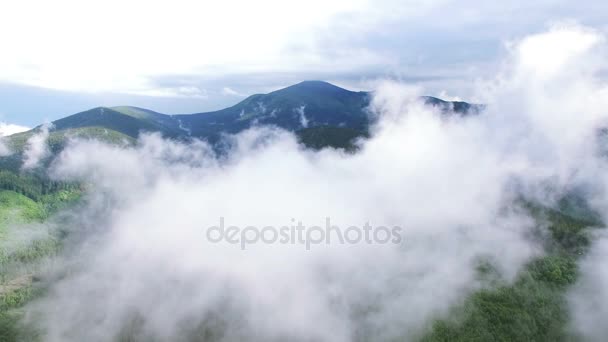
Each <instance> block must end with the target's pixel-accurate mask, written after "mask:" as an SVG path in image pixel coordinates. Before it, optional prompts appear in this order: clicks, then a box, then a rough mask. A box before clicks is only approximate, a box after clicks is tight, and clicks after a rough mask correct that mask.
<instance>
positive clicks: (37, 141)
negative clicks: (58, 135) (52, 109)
mask: <svg viewBox="0 0 608 342" xmlns="http://www.w3.org/2000/svg"><path fill="white" fill-rule="evenodd" d="M52 128H53V124H51V123H45V124H43V125H42V126H41V127H40V129H39V130H37V131H36V132H35V133H34V134H33V135H32V136H31V137H29V138H28V139H27V142H26V146H25V150H24V151H23V164H22V165H21V168H22V169H23V170H29V169H33V168H36V167H38V165H39V164H40V162H41V161H42V160H43V159H45V158H47V157H49V155H50V153H51V152H50V150H49V147H48V145H47V139H48V138H49V130H50V129H52Z"/></svg>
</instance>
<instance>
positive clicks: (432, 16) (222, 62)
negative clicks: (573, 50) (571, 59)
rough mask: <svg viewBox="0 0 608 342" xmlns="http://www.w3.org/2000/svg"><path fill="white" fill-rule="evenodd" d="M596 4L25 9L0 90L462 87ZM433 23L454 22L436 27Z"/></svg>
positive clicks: (13, 27) (6, 22)
mask: <svg viewBox="0 0 608 342" xmlns="http://www.w3.org/2000/svg"><path fill="white" fill-rule="evenodd" d="M604 3H605V2H602V1H591V3H589V4H586V6H584V9H581V8H582V7H581V6H576V4H575V3H572V2H569V1H566V0H558V1H557V2H551V3H548V2H546V1H539V2H534V3H530V2H529V1H521V0H517V1H510V2H508V3H495V2H492V3H487V4H485V3H479V2H477V1H466V2H464V3H463V2H462V1H454V0H435V1H423V0H408V1H395V0H382V1H369V0H355V1H352V0H351V1H347V0H337V1H330V2H328V1H322V0H311V1H307V2H306V3H293V2H286V1H280V0H263V1H257V2H255V3H252V2H251V1H245V0H231V1H225V2H213V1H195V0H177V1H167V0H159V1H151V2H150V1H143V0H133V1H128V2H124V1H118V0H110V1H101V0H94V1H88V2H87V4H86V5H84V4H83V3H80V2H77V1H73V0H58V1H55V2H54V3H53V4H52V5H51V4H49V3H48V1H43V0H25V1H18V2H10V3H6V4H4V5H3V7H2V11H1V12H0V32H2V41H3V51H2V54H0V80H2V81H7V82H15V83H19V84H27V85H33V86H39V87H46V88H53V89H62V90H71V91H86V92H120V93H130V94H146V95H152V96H195V97H196V96H198V93H196V92H195V93H194V94H192V93H190V92H185V93H184V92H181V91H176V90H169V89H166V88H167V87H166V86H165V85H163V84H159V83H162V82H159V81H158V79H163V78H164V77H174V78H175V79H178V80H179V79H183V77H184V76H187V77H192V78H195V79H197V80H199V81H201V82H203V83H204V82H206V85H205V87H206V88H208V86H210V85H211V83H212V82H213V80H218V79H221V78H222V77H226V76H227V75H230V76H233V77H232V78H233V79H234V78H238V79H243V78H245V77H247V75H248V76H251V75H252V74H269V73H273V74H274V75H294V77H306V75H321V76H324V75H330V76H331V75H337V77H335V78H336V79H339V78H340V77H341V76H344V75H349V76H350V79H351V80H352V79H353V77H352V76H353V75H355V78H357V77H362V78H368V77H373V78H375V77H376V76H378V75H382V76H384V75H404V76H405V77H408V76H411V77H438V78H446V77H448V78H455V77H457V78H458V79H460V80H463V79H464V80H468V78H469V75H470V74H471V70H472V69H473V71H475V72H479V71H480V69H486V68H491V67H492V66H486V65H485V64H488V63H489V62H491V61H493V58H494V57H495V54H496V52H497V51H498V48H497V46H498V42H500V41H501V40H502V39H505V38H510V37H512V36H514V35H518V34H520V32H521V30H523V29H529V28H531V29H534V30H538V29H540V27H539V25H540V24H539V23H545V22H548V21H552V20H555V19H560V18H562V16H566V17H573V18H574V19H579V17H580V20H581V21H582V22H587V21H593V22H595V21H597V20H596V19H595V17H596V16H598V15H599V14H600V13H602V10H604V12H605V10H606V5H605V4H604ZM32 8H37V9H38V10H37V11H35V12H33V11H31V9H32ZM141 8H146V15H145V16H142V15H141ZM557 8H560V9H563V12H564V13H563V14H562V13H561V12H560V11H557V10H556V9H557ZM236 9H238V10H236ZM436 13H451V15H450V16H443V17H441V20H437V17H436ZM505 13H507V14H509V15H510V16H507V15H505ZM503 17H504V19H503ZM507 17H509V18H510V20H508V21H507V20H506V18H507ZM107 18H114V22H113V25H105V24H102V23H103V22H104V20H106V19H107ZM496 18H499V19H498V20H496ZM587 18H590V20H585V19H587ZM591 19H593V20H591ZM514 22H515V23H514ZM92 23H93V24H92ZM158 23H163V25H159V24H158ZM600 23H603V21H600ZM75 28H78V29H75ZM24 41H27V42H30V43H29V44H23V42H24ZM133 42H137V44H136V45H135V44H134V43H133ZM467 44H471V45H467ZM480 44H481V45H480ZM550 63H552V62H549V64H550ZM492 71H493V70H492ZM221 82H224V81H223V80H221ZM264 82H265V84H264V85H263V87H266V86H273V85H276V84H280V83H281V81H277V80H276V79H275V80H269V79H268V77H267V78H266V79H265V81H264ZM219 84H222V83H219ZM461 85H462V84H461ZM180 86H182V85H179V84H178V85H175V86H171V88H173V87H175V88H178V87H180ZM213 86H217V83H216V84H214V85H213ZM257 86H258V87H260V86H259V85H257ZM444 87H445V86H444ZM440 89H441V88H440Z"/></svg>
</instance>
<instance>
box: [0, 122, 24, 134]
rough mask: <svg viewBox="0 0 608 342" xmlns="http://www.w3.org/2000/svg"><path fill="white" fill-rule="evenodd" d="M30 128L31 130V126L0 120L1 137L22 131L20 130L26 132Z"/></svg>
mask: <svg viewBox="0 0 608 342" xmlns="http://www.w3.org/2000/svg"><path fill="white" fill-rule="evenodd" d="M28 130H30V128H29V127H26V126H21V125H15V124H11V123H5V122H0V137H5V136H9V135H13V134H15V133H20V132H25V131H28Z"/></svg>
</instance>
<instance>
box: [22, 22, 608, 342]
mask: <svg viewBox="0 0 608 342" xmlns="http://www.w3.org/2000/svg"><path fill="white" fill-rule="evenodd" d="M606 60H607V59H606V50H605V37H604V35H603V34H602V33H600V32H597V31H593V30H591V29H588V28H584V27H580V26H573V25H562V26H556V27H553V28H551V29H550V30H549V31H547V32H544V33H540V34H537V35H532V36H528V37H525V38H523V39H520V40H518V41H513V42H511V43H509V45H508V55H507V56H505V57H504V63H503V68H502V71H501V72H500V73H499V74H498V75H497V76H496V78H494V79H491V80H480V81H479V82H478V84H477V93H476V98H477V99H479V100H480V102H482V103H484V104H487V108H486V109H485V111H484V112H483V113H482V114H480V115H473V116H457V115H452V116H450V115H445V114H442V113H441V112H439V111H438V110H435V109H433V108H432V107H428V106H425V105H424V104H423V103H421V102H420V100H419V96H420V95H422V94H423V93H422V92H423V90H422V89H420V88H417V87H413V86H410V85H404V84H399V83H395V82H388V81H386V82H381V83H379V86H378V87H377V89H375V92H374V98H373V101H372V104H371V106H370V108H369V110H370V113H371V115H374V116H375V117H377V119H378V122H377V124H376V125H375V126H374V127H373V128H372V134H371V137H370V138H369V139H368V140H365V141H363V140H362V141H361V142H360V143H359V147H360V148H359V150H358V152H357V153H354V154H351V153H346V152H344V151H341V150H334V149H324V150H322V151H319V152H314V151H310V150H307V149H305V148H304V147H303V146H301V145H300V144H299V143H298V141H297V139H296V137H295V136H294V135H293V134H291V133H289V132H286V131H283V130H280V129H277V128H274V127H254V128H252V129H250V130H247V131H245V132H243V133H241V134H238V135H235V136H228V137H226V138H225V139H227V140H228V142H229V143H228V144H227V146H230V148H229V151H228V152H227V153H226V154H221V155H218V154H216V152H215V151H214V149H213V148H212V147H211V146H210V145H208V144H207V143H205V142H202V141H193V142H190V143H184V142H176V141H171V140H166V139H164V138H162V137H161V136H160V135H158V134H144V135H142V136H141V137H140V139H139V141H138V143H137V145H136V146H133V147H117V146H111V145H106V144H103V143H101V142H98V141H89V140H73V141H71V142H70V143H69V144H68V146H67V147H66V149H65V150H64V151H63V152H62V153H61V154H60V155H59V156H58V157H57V158H56V159H55V160H54V161H53V162H52V167H51V171H50V174H51V176H52V177H53V178H55V179H58V180H66V181H81V182H84V183H85V184H86V185H87V188H88V194H87V197H86V199H85V205H84V207H83V208H79V209H78V210H79V211H77V212H75V213H74V218H73V227H72V228H71V229H73V230H75V231H81V232H86V233H85V234H84V235H81V236H80V238H79V239H76V240H77V241H75V242H74V245H73V246H71V248H69V249H68V251H67V252H66V255H65V256H64V259H65V260H66V262H65V265H64V266H63V267H60V268H59V269H58V270H55V271H56V272H57V273H58V274H60V276H58V278H59V280H57V281H56V282H54V283H53V284H52V285H51V287H50V290H49V292H48V293H47V294H46V295H45V296H44V297H42V298H40V299H38V300H37V301H35V302H34V303H32V304H31V305H30V306H28V309H27V310H28V316H29V318H30V324H35V325H36V326H37V327H38V328H39V329H40V330H41V331H42V333H43V334H44V336H45V340H47V341H84V340H94V341H97V340H101V341H102V340H113V339H117V338H120V337H130V338H134V339H137V340H159V341H189V340H197V339H199V340H200V339H203V338H206V339H209V340H223V341H231V340H243V339H247V340H286V339H288V340H331V341H358V340H367V339H372V338H373V339H375V340H390V339H395V338H405V339H407V340H410V339H415V338H416V337H418V336H420V335H421V334H423V333H424V331H426V329H428V328H429V325H430V324H431V323H432V321H433V319H437V318H440V317H443V316H445V315H447V313H448V311H449V309H450V308H452V307H454V306H455V305H458V304H459V303H462V301H463V300H464V299H465V298H466V296H467V295H468V294H470V293H472V292H473V291H475V290H477V289H479V288H482V287H484V286H486V285H487V284H485V283H484V280H483V279H481V278H480V277H479V274H478V272H477V268H478V266H479V265H480V264H481V263H483V262H489V263H491V264H492V265H493V267H494V268H496V270H497V272H498V274H499V276H500V278H501V279H502V280H503V281H505V282H510V281H512V280H513V279H514V278H515V276H516V274H517V272H518V271H519V270H520V269H521V267H522V266H523V265H525V263H526V262H527V261H529V260H531V258H533V257H535V256H538V255H541V254H542V253H543V249H542V246H541V245H540V244H539V242H538V241H536V240H535V239H533V238H532V237H531V232H532V229H533V228H534V227H536V226H537V225H538V223H537V222H535V221H534V220H533V219H532V218H531V217H530V216H529V215H528V213H527V212H526V211H525V210H522V209H521V208H520V207H519V206H518V205H517V201H518V200H519V199H521V198H527V199H534V200H536V201H539V202H540V203H543V204H544V205H547V206H553V205H554V204H555V202H556V201H557V200H559V199H560V198H561V197H562V196H563V195H564V194H567V193H569V192H571V191H573V189H578V188H581V187H592V188H593V189H594V191H593V193H592V194H591V196H592V197H591V198H592V205H593V206H594V208H595V209H597V210H598V211H599V212H600V213H602V212H605V208H606V205H607V204H608V202H607V201H606V200H605V199H606V196H605V184H606V177H605V176H603V174H605V168H606V164H605V161H604V159H603V157H602V154H601V153H599V151H598V134H597V132H598V131H599V130H600V129H601V128H602V127H605V125H606V123H607V121H606V120H607V119H608V117H607V114H608V113H606V110H605V108H608V96H607V95H608V87H607V86H606V84H605V82H604V81H602V79H601V78H599V76H598V75H599V74H600V73H601V71H602V70H604V68H605V67H606V65H605V63H606V62H605V61H606ZM300 114H301V116H302V118H304V119H305V117H304V110H303V109H301V113H300ZM306 124H308V122H306ZM303 126H304V124H303ZM46 132H47V133H46V134H48V131H46ZM43 133H44V131H43ZM32 139H33V138H32ZM36 141H38V140H36ZM36 141H32V143H31V144H30V149H29V150H28V151H30V152H29V153H28V152H26V155H27V156H30V157H27V159H26V163H25V164H24V167H25V165H30V164H31V163H30V162H29V161H30V160H39V157H37V156H40V155H41V154H40V153H38V152H40V151H43V150H41V149H37V148H34V146H37V145H36V144H35V142H36ZM32 163H33V162H32ZM100 218H101V219H100ZM222 218H223V219H224V220H225V222H227V225H231V226H238V227H248V226H255V227H265V226H275V227H281V226H286V225H287V226H290V225H294V224H296V223H298V222H302V223H303V224H305V225H307V226H321V227H324V226H325V223H326V220H327V218H329V219H330V220H331V223H332V225H335V226H338V227H341V228H342V229H345V228H346V227H349V226H363V225H364V224H365V223H370V224H371V225H373V226H387V227H394V226H398V227H400V228H402V229H401V230H400V234H401V235H400V236H401V240H400V243H385V244H378V243H367V242H365V241H359V242H358V243H346V244H340V243H337V242H335V241H333V242H330V243H326V242H322V243H316V244H313V245H311V246H309V247H310V248H306V246H305V245H303V244H300V243H289V244H281V243H273V244H267V243H263V242H262V241H256V242H252V243H250V244H248V245H247V246H246V248H241V246H240V245H236V244H231V243H228V242H226V241H220V242H212V241H209V239H208V236H209V235H208V230H209V229H210V227H213V226H217V225H218V223H219V222H220V220H221V219H222ZM604 240H605V239H604ZM601 241H603V240H598V242H597V246H596V247H595V248H597V249H598V251H597V252H595V253H591V254H590V255H589V261H588V262H589V263H594V262H595V260H602V255H604V254H605V253H603V252H602V251H603V250H604V249H605V248H604V247H602V246H604V245H605V243H603V242H601ZM594 267H595V268H594ZM597 267H600V266H597V265H596V266H593V267H591V266H589V268H588V269H589V270H593V269H597ZM585 270H587V268H586V267H583V272H586V271H585ZM598 278H599V279H598ZM597 281H600V283H599V284H598V283H597ZM584 282H585V283H584V284H587V283H588V285H584V286H590V287H591V288H593V289H596V290H598V291H600V290H599V289H600V288H606V287H605V286H601V284H605V283H606V277H590V278H589V279H586V280H584ZM583 293H584V294H586V293H587V291H583ZM581 297H584V296H578V297H577V296H573V297H572V298H573V304H572V307H573V308H575V309H573V313H574V315H575V317H574V319H573V328H572V329H573V330H577V329H578V330H581V329H582V330H584V331H589V334H595V332H593V331H591V330H590V329H589V328H588V327H586V325H585V324H587V323H588V321H587V320H586V319H585V316H581V315H584V314H585V313H587V312H588V311H589V310H588V309H587V307H585V306H584V298H581ZM600 298H603V299H605V298H608V296H603V297H600ZM579 305H580V306H579ZM580 317H582V318H580ZM602 317H603V316H602ZM579 318H580V319H581V320H582V321H583V322H584V323H585V324H582V323H581V324H577V322H579ZM595 336H599V335H595Z"/></svg>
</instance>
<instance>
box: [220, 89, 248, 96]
mask: <svg viewBox="0 0 608 342" xmlns="http://www.w3.org/2000/svg"><path fill="white" fill-rule="evenodd" d="M222 94H223V95H228V96H243V95H242V94H240V93H239V92H237V91H236V90H234V89H232V88H229V87H224V88H222Z"/></svg>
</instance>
